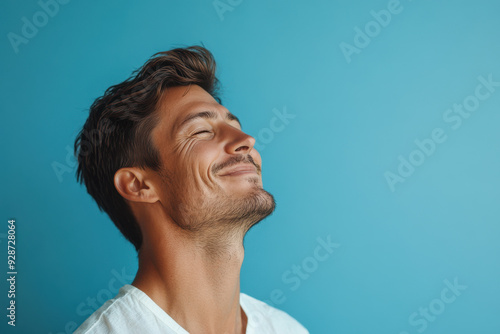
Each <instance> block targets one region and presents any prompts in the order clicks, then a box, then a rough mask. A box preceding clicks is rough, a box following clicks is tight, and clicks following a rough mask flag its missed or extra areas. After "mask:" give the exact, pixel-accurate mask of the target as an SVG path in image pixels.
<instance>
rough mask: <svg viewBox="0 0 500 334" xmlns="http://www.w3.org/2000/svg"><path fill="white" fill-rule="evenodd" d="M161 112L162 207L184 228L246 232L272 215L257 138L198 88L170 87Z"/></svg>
mask: <svg viewBox="0 0 500 334" xmlns="http://www.w3.org/2000/svg"><path fill="white" fill-rule="evenodd" d="M158 113H159V116H160V118H159V122H158V124H157V126H156V127H155V129H154V130H153V132H152V139H153V143H154V145H155V146H156V148H157V149H158V151H159V153H160V159H161V164H162V167H163V168H162V171H161V172H160V174H159V175H160V179H161V182H162V187H161V189H162V193H161V194H160V202H161V204H162V205H163V207H164V208H165V210H166V213H167V214H168V215H169V216H170V217H171V218H172V219H173V220H174V221H175V222H176V223H177V224H178V225H179V226H181V227H183V228H185V229H188V230H193V231H197V230H203V229H205V228H206V229H210V228H217V227H220V226H226V227H227V226H232V227H234V228H236V229H240V227H241V228H242V230H243V231H244V232H246V231H247V230H248V229H249V228H250V227H251V226H252V225H254V224H256V223H257V222H259V221H260V220H262V219H264V218H265V217H266V216H268V215H269V214H271V213H272V212H273V210H274V208H275V202H274V198H273V196H272V195H271V194H270V193H268V192H267V191H265V190H264V189H263V188H262V174H261V164H262V161H261V157H260V155H259V153H258V152H257V151H256V150H255V149H254V148H253V145H254V144H255V139H254V138H253V137H251V136H249V135H247V134H246V133H244V132H243V131H242V130H241V125H240V123H239V121H238V119H237V118H236V117H235V116H234V115H233V114H231V113H229V111H228V110H227V109H226V108H224V107H223V106H221V105H220V104H219V103H217V101H215V99H214V98H213V97H212V96H211V95H210V94H208V93H207V92H206V91H205V90H204V89H202V88H201V87H200V86H197V85H192V86H190V87H185V86H184V87H173V88H168V89H167V90H166V92H165V93H164V96H163V98H162V101H161V102H160V108H159V110H158Z"/></svg>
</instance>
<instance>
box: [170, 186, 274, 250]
mask: <svg viewBox="0 0 500 334" xmlns="http://www.w3.org/2000/svg"><path fill="white" fill-rule="evenodd" d="M249 182H252V183H253V187H252V188H251V190H249V191H248V192H247V193H245V194H239V195H234V194H233V195H230V194H227V193H225V192H223V191H222V189H221V188H219V191H217V192H216V194H213V196H200V197H198V199H197V200H191V201H187V200H185V201H184V202H181V203H178V205H177V213H178V215H176V216H177V219H175V220H174V221H175V222H176V224H177V225H178V226H179V227H180V228H182V229H183V230H185V231H186V232H188V233H189V234H191V236H192V237H193V238H194V239H196V240H197V243H199V244H200V245H201V246H202V247H203V248H205V250H206V251H207V252H209V253H214V254H216V253H220V252H223V250H224V249H225V248H226V247H230V245H231V244H233V243H235V242H238V243H242V242H243V238H244V236H245V235H246V233H247V232H248V231H249V230H250V228H252V227H253V226H255V225H256V224H257V223H259V222H260V221H262V220H263V219H264V218H266V217H267V216H269V215H271V214H272V213H273V212H274V210H275V208H276V202H275V199H274V196H273V195H272V194H271V193H269V192H268V191H266V190H264V189H263V188H262V187H261V186H260V183H258V182H257V180H256V179H253V180H250V179H249ZM191 198H192V197H191Z"/></svg>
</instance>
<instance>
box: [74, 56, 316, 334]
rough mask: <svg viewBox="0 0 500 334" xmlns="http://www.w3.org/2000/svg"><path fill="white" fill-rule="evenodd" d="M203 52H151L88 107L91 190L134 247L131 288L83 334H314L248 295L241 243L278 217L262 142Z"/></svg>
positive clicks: (82, 153) (83, 173)
mask: <svg viewBox="0 0 500 334" xmlns="http://www.w3.org/2000/svg"><path fill="white" fill-rule="evenodd" d="M215 68H216V67H215V61H214V60H213V57H212V54H211V53H210V52H209V51H208V50H206V49H205V48H203V47H199V46H195V47H189V48H178V49H174V50H170V51H167V52H160V53H157V54H155V55H154V56H153V57H152V58H151V59H150V60H149V61H148V62H146V64H144V66H143V67H142V68H140V69H139V70H138V71H136V72H135V73H134V75H133V76H132V77H131V78H129V79H128V80H126V81H124V82H122V83H120V84H118V85H115V86H112V87H110V88H109V89H108V90H107V91H106V92H105V94H104V96H102V97H100V98H98V99H97V100H96V101H95V102H94V104H93V105H92V106H91V109H90V114H89V118H88V119H87V121H86V123H85V125H84V127H83V129H82V131H81V132H80V134H79V135H78V137H77V139H76V141H75V153H76V154H77V157H78V170H77V179H78V180H79V181H80V182H84V183H85V185H86V187H87V191H88V193H89V194H90V195H91V196H92V197H93V198H94V199H95V200H96V202H97V204H98V206H99V208H100V209H101V210H104V211H105V212H106V213H107V214H108V215H109V216H110V218H111V219H112V220H113V222H114V223H115V225H116V226H117V227H118V228H119V229H120V231H121V232H122V233H123V235H124V236H125V237H126V238H127V239H128V240H129V241H130V242H131V243H132V244H133V245H134V246H135V248H136V250H137V251H138V258H139V270H138V272H137V275H136V277H135V279H134V281H133V282H132V284H130V285H129V284H126V285H125V286H123V287H122V288H121V289H120V291H119V293H118V294H117V296H116V297H115V298H113V299H111V300H109V301H107V302H106V303H105V304H104V305H103V306H102V307H101V308H99V309H98V310H97V311H95V312H94V314H92V315H91V316H90V317H89V318H88V319H87V320H86V321H85V322H84V323H83V324H82V325H81V326H80V327H79V328H78V329H77V331H76V332H75V333H120V334H123V333H192V334H196V333H203V334H207V333H208V334H210V333H214V334H215V333H217V334H220V333H227V334H235V333H237V334H239V333H247V334H251V333H260V334H262V333H287V334H290V333H308V331H307V330H306V329H305V328H304V327H303V326H302V325H301V324H300V323H298V322H297V321H296V320H295V319H293V318H292V317H290V316H289V315H288V314H286V313H285V312H283V311H279V310H277V309H275V308H273V307H270V306H268V305H267V304H265V303H263V302H260V301H258V300H256V299H254V298H252V297H250V296H248V295H246V294H244V293H240V269H241V264H242V262H243V255H244V248H243V238H244V236H245V234H246V232H247V231H248V230H249V229H250V228H251V227H252V226H253V225H255V224H257V223H258V222H259V221H261V220H262V219H264V218H265V217H267V216H268V215H270V214H271V213H272V212H273V211H274V209H275V201H274V198H273V196H272V195H271V194H270V193H268V192H267V191H265V190H264V189H263V187H262V174H261V167H262V162H261V157H260V155H259V153H258V152H257V151H256V150H255V149H254V147H253V146H254V144H255V139H254V138H253V137H251V136H249V135H247V134H246V133H244V132H243V131H242V129H241V124H240V122H239V120H238V118H237V117H236V116H235V115H233V114H232V113H230V112H229V111H228V110H227V109H226V108H224V107H223V106H222V105H221V104H220V100H219V98H218V96H217V92H218V80H217V78H216V77H215Z"/></svg>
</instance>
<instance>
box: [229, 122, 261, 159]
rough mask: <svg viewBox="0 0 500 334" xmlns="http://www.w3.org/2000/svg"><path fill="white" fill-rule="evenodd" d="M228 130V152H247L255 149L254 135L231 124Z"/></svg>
mask: <svg viewBox="0 0 500 334" xmlns="http://www.w3.org/2000/svg"><path fill="white" fill-rule="evenodd" d="M227 131H228V132H227V136H228V138H227V143H226V145H225V150H226V153H228V154H238V153H239V154H247V153H249V152H250V151H251V150H252V149H253V146H254V145H255V138H254V137H252V136H250V135H248V134H246V133H245V132H243V131H241V130H239V129H237V128H235V127H232V126H229V127H228V130H227Z"/></svg>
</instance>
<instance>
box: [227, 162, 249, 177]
mask: <svg viewBox="0 0 500 334" xmlns="http://www.w3.org/2000/svg"><path fill="white" fill-rule="evenodd" d="M252 173H254V174H256V173H257V169H256V168H255V166H254V165H251V164H244V165H238V166H235V167H233V168H230V169H229V170H228V171H227V172H225V173H224V174H222V175H220V176H237V175H243V174H252Z"/></svg>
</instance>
